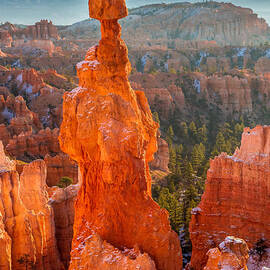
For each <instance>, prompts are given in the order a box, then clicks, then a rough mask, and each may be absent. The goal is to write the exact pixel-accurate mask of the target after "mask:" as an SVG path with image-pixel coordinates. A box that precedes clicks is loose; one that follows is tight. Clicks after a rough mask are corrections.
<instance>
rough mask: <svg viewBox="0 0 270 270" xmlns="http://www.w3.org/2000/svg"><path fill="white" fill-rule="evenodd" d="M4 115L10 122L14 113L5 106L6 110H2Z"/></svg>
mask: <svg viewBox="0 0 270 270" xmlns="http://www.w3.org/2000/svg"><path fill="white" fill-rule="evenodd" d="M2 116H3V117H4V118H5V119H6V120H7V121H8V122H10V120H11V119H12V118H13V117H14V114H13V113H12V112H11V111H9V109H8V108H7V107H5V109H4V111H2Z"/></svg>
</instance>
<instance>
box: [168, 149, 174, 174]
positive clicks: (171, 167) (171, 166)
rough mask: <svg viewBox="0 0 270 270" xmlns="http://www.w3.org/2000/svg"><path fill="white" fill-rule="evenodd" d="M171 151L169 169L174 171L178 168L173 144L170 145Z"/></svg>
mask: <svg viewBox="0 0 270 270" xmlns="http://www.w3.org/2000/svg"><path fill="white" fill-rule="evenodd" d="M169 152H170V161H169V169H170V171H171V172H172V173H174V172H175V168H176V152H175V148H174V147H173V146H169Z"/></svg>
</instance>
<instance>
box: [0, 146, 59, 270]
mask: <svg viewBox="0 0 270 270" xmlns="http://www.w3.org/2000/svg"><path fill="white" fill-rule="evenodd" d="M2 150H3V149H2V148H1V153H0V156H1V158H0V162H1V173H0V178H1V179H0V243H1V247H0V250H1V256H0V262H1V265H0V266H1V269H3V270H11V269H12V270H21V269H25V267H28V268H29V267H36V268H37V269H43V270H45V269H46V270H53V269H55V270H59V269H64V268H63V265H62V263H61V261H60V257H59V253H58V249H57V246H56V240H55V228H54V214H53V209H52V207H51V206H50V205H49V204H48V201H49V197H48V194H47V192H46V188H47V186H46V165H45V163H44V161H41V160H37V161H34V162H33V163H31V164H29V165H26V166H25V167H24V168H23V171H22V173H21V175H20V176H19V174H18V173H17V172H16V171H15V170H13V169H14V168H12V166H10V164H11V163H12V162H7V157H5V154H4V153H3V151H2ZM26 259H27V261H28V263H27V266H26V263H25V261H26Z"/></svg>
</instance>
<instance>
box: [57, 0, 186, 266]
mask: <svg viewBox="0 0 270 270" xmlns="http://www.w3.org/2000/svg"><path fill="white" fill-rule="evenodd" d="M100 3H101V1H90V14H91V15H93V14H99V15H97V16H95V15H93V16H95V17H99V19H100V21H101V33H102V39H101V41H100V42H99V45H98V46H95V47H92V48H90V49H89V50H88V53H87V55H86V58H85V61H83V62H81V63H79V64H78V65H77V70H78V75H79V80H80V82H79V88H76V89H74V90H73V91H71V92H70V93H66V94H65V95H64V103H63V123H62V126H61V130H60V136H59V139H60V146H61V149H62V150H63V151H64V152H66V153H68V154H69V155H70V157H71V158H72V159H74V160H76V161H77V162H78V165H79V169H80V173H81V177H82V186H81V189H80V191H79V194H78V199H77V201H76V204H75V222H74V236H73V243H72V252H71V263H70V267H69V269H70V270H71V269H101V268H102V269H135V268H141V269H160V270H163V269H164V270H165V269H166V270H171V269H182V261H181V260H182V258H181V257H182V256H181V249H180V244H179V239H178V237H177V235H176V233H174V232H173V231H172V230H171V228H170V224H169V221H168V213H167V212H166V211H165V210H164V209H160V207H159V206H158V205H157V204H156V203H155V202H154V201H153V200H152V198H151V177H150V174H149V168H148V162H149V161H151V160H152V159H153V154H154V152H155V151H156V150H157V143H156V131H157V128H158V125H157V124H156V123H155V122H154V121H153V120H152V115H151V111H150V109H149V106H148V103H147V100H146V98H145V95H144V94H143V93H142V92H134V91H133V90H132V89H131V87H130V85H129V82H128V74H129V72H130V70H131V69H130V64H129V61H128V56H127V48H126V46H125V44H124V42H123V40H122V39H121V37H120V35H121V28H120V25H119V24H118V22H117V19H118V18H121V17H122V16H123V15H125V14H122V13H121V12H120V11H121V10H125V2H124V1H116V2H115V3H116V6H115V7H117V11H118V13H115V14H114V13H112V16H113V18H112V19H111V18H109V19H108V18H107V17H106V16H107V15H106V14H102V13H101V10H102V8H104V10H105V7H106V4H104V2H102V8H101V7H100V6H99V4H100ZM108 3H109V2H108ZM118 4H119V5H120V7H119V6H118ZM115 7H111V9H112V10H113V9H114V8H115ZM118 7H119V8H118ZM95 8H97V10H94V9H95ZM100 14H101V15H100ZM102 16H104V17H102ZM89 254H90V255H92V256H89ZM101 266H102V267H101ZM100 267H101V268H100Z"/></svg>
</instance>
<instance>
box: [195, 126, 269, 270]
mask: <svg viewBox="0 0 270 270" xmlns="http://www.w3.org/2000/svg"><path fill="white" fill-rule="evenodd" d="M269 154H270V127H269V126H257V127H256V128H254V129H249V128H246V129H245V130H244V133H243V135H242V143H241V148H240V149H237V150H236V151H235V153H234V155H233V156H228V155H227V154H225V153H222V154H221V155H220V156H218V157H216V158H215V159H214V160H211V161H210V169H209V170H208V173H207V181H206V185H205V192H204V194H203V196H202V200H201V203H200V204H199V206H198V207H197V208H195V209H193V212H192V213H193V215H192V219H191V223H190V238H191V241H192V247H193V250H192V258H191V266H192V267H193V268H194V269H203V267H204V266H205V265H206V262H207V257H206V253H207V251H208V250H209V249H210V248H213V247H215V246H217V245H218V243H220V242H221V241H222V240H223V239H224V238H225V237H226V235H237V237H240V238H242V239H244V240H245V241H246V242H247V244H248V246H249V247H250V248H254V247H255V246H256V244H257V243H258V242H259V241H260V240H262V239H264V240H265V241H266V245H267V246H268V245H269V239H270V230H269V226H268V224H269V222H270V220H269V215H268V212H269V210H270V209H269V194H270V193H269V192H270V191H269V177H270V175H269V170H268V167H269V161H270V159H269Z"/></svg>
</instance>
